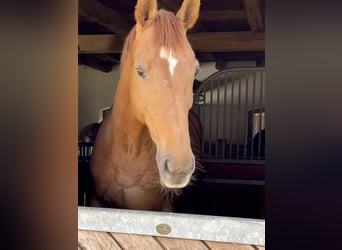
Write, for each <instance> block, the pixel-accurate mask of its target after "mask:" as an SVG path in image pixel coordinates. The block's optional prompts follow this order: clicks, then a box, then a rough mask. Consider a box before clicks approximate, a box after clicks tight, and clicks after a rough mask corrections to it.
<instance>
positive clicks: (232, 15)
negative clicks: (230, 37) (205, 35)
mask: <svg viewBox="0 0 342 250" xmlns="http://www.w3.org/2000/svg"><path fill="white" fill-rule="evenodd" d="M246 18H247V17H246V12H245V11H243V10H217V11H213V10H211V11H201V12H200V15H199V21H237V20H238V21H241V20H245V19H246Z"/></svg>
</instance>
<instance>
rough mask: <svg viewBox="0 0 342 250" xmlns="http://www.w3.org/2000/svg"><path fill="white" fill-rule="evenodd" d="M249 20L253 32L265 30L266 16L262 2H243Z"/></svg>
mask: <svg viewBox="0 0 342 250" xmlns="http://www.w3.org/2000/svg"><path fill="white" fill-rule="evenodd" d="M243 2H244V6H245V11H246V16H247V20H248V23H249V26H250V27H251V30H252V31H255V32H257V31H264V30H265V15H264V12H263V10H262V9H261V4H260V0H243Z"/></svg>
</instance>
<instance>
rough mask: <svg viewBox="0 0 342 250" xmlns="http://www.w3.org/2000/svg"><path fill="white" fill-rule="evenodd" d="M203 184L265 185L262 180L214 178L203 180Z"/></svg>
mask: <svg viewBox="0 0 342 250" xmlns="http://www.w3.org/2000/svg"><path fill="white" fill-rule="evenodd" d="M203 182H204V183H214V184H237V185H258V186H263V185H265V183H266V182H265V181H264V180H238V179H216V178H205V179H203Z"/></svg>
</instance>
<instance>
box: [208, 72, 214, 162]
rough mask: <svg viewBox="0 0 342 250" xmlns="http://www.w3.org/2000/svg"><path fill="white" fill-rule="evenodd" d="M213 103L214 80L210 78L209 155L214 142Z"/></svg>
mask: <svg viewBox="0 0 342 250" xmlns="http://www.w3.org/2000/svg"><path fill="white" fill-rule="evenodd" d="M212 105H213V80H212V79H211V80H210V106H209V157H211V153H212V152H211V143H212V127H211V125H212V121H213V114H212V113H213V112H212Z"/></svg>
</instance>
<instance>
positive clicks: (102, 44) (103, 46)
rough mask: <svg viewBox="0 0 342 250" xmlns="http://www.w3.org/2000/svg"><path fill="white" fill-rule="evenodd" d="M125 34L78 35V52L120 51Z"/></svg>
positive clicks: (100, 52) (101, 52)
mask: <svg viewBox="0 0 342 250" xmlns="http://www.w3.org/2000/svg"><path fill="white" fill-rule="evenodd" d="M124 41H125V36H120V35H79V36H78V45H79V54H92V53H93V54H103V53H121V51H122V48H123V44H124Z"/></svg>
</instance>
